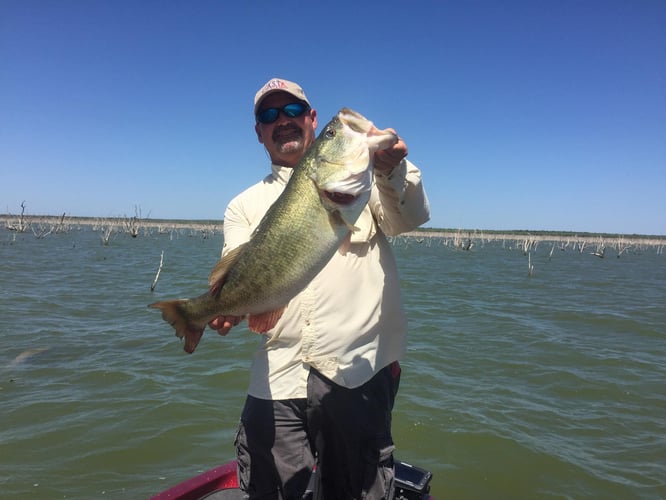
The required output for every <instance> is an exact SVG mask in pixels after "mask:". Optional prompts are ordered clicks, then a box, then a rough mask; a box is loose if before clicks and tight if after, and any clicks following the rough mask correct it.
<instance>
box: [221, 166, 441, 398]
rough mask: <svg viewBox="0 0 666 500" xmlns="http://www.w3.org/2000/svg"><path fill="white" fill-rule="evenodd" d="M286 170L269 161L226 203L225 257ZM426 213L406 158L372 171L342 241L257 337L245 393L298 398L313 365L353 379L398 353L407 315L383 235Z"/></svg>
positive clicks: (275, 193) (337, 378) (244, 236)
mask: <svg viewBox="0 0 666 500" xmlns="http://www.w3.org/2000/svg"><path fill="white" fill-rule="evenodd" d="M292 172H293V169H291V168H286V167H281V166H279V165H272V168H271V174H270V175H268V176H267V177H266V178H264V179H263V181H261V182H259V183H257V184H255V185H254V186H251V187H250V188H248V189H247V190H245V191H243V192H242V193H241V194H239V195H238V196H237V197H236V198H234V199H233V200H232V201H231V202H230V203H229V205H228V207H227V209H226V211H225V214H224V247H223V249H222V255H223V256H224V255H226V254H227V253H228V252H229V251H230V250H231V249H233V248H236V247H237V246H239V245H241V244H243V243H245V242H247V241H248V240H249V239H250V236H251V235H252V232H253V231H254V229H255V228H256V227H257V225H258V224H259V222H260V221H261V219H262V217H263V216H264V214H265V213H266V211H267V210H268V209H269V207H270V206H271V205H272V204H273V202H274V201H275V200H276V199H277V198H278V197H279V196H280V194H281V193H282V191H283V190H284V188H285V186H286V185H287V182H288V180H289V177H290V176H291V174H292ZM429 218H430V209H429V204H428V198H427V196H426V194H425V190H424V189H423V185H422V182H421V172H420V171H419V169H418V168H416V167H415V166H414V165H413V164H412V163H410V162H409V161H407V160H403V161H402V162H401V163H400V164H399V165H398V166H397V167H396V168H395V169H393V171H392V172H391V173H390V174H389V175H388V176H384V175H381V174H379V173H377V172H376V173H375V182H374V184H373V187H372V192H371V195H370V201H369V202H368V205H367V206H366V207H365V209H364V210H363V212H362V213H361V215H360V217H359V219H358V220H357V222H356V223H355V227H356V228H358V229H357V230H355V231H354V232H353V233H352V235H351V244H350V245H349V247H348V248H346V251H344V252H342V251H338V252H336V253H335V255H334V256H333V257H332V258H331V260H330V261H329V262H328V263H327V264H326V266H325V267H324V268H323V269H322V270H321V271H320V272H319V274H318V275H317V276H315V278H314V279H313V280H312V281H311V282H310V284H309V285H307V286H306V288H305V289H304V290H303V291H301V292H300V293H299V294H298V295H297V296H296V297H294V298H293V299H292V300H291V301H290V302H289V304H288V305H287V307H286V309H285V311H284V313H283V315H282V317H281V318H280V320H279V321H278V323H277V324H276V325H275V327H274V328H273V329H272V330H270V331H269V332H268V333H267V334H265V335H264V336H263V337H264V338H263V341H262V344H261V346H260V348H259V349H258V350H257V352H256V354H255V356H254V360H253V364H252V370H251V375H250V387H249V389H248V394H250V395H251V396H254V397H257V398H261V399H273V400H282V399H292V398H305V397H306V396H307V378H308V373H309V370H310V367H314V368H315V369H316V370H318V371H319V372H321V373H322V374H323V375H324V376H326V377H328V378H329V379H330V380H332V381H333V382H335V383H336V384H339V385H341V386H344V387H349V388H353V387H358V386H359V385H362V384H364V383H365V382H367V381H368V380H369V379H370V378H372V376H373V375H374V374H375V373H377V372H378V371H379V370H381V369H382V368H384V367H385V366H387V365H388V364H390V363H392V362H393V361H396V360H398V359H400V358H401V357H402V356H403V354H404V352H405V348H406V336H407V320H406V317H405V314H404V311H403V306H402V299H401V297H400V282H399V277H398V269H397V266H396V262H395V258H394V256H393V252H392V250H391V246H390V243H389V242H388V241H387V239H386V235H388V236H396V235H398V234H401V233H404V232H407V231H411V230H413V229H415V228H416V227H418V226H420V225H421V224H423V223H424V222H426V221H427V220H428V219H429Z"/></svg>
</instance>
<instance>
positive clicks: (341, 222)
mask: <svg viewBox="0 0 666 500" xmlns="http://www.w3.org/2000/svg"><path fill="white" fill-rule="evenodd" d="M331 217H333V219H334V220H335V221H336V222H337V223H338V225H341V226H346V227H347V229H349V230H350V231H352V232H354V231H358V230H359V228H358V227H356V226H355V225H354V224H351V223H349V222H347V220H346V219H345V218H344V216H343V215H342V214H341V213H340V211H339V210H333V211H332V212H331Z"/></svg>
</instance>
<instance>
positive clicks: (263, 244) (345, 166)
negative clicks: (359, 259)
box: [150, 108, 398, 353]
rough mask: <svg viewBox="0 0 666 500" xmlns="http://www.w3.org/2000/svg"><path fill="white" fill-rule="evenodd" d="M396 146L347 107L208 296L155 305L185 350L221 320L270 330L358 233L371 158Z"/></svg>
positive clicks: (220, 271)
mask: <svg viewBox="0 0 666 500" xmlns="http://www.w3.org/2000/svg"><path fill="white" fill-rule="evenodd" d="M397 140H398V138H397V136H396V135H395V134H394V133H393V132H391V131H388V130H386V131H384V130H378V129H377V128H376V127H375V126H374V125H373V123H372V122H371V121H369V120H367V119H366V118H364V117H363V116H361V115H360V114H358V113H356V112H354V111H352V110H350V109H347V108H345V109H342V110H341V111H340V112H339V113H338V114H337V115H336V116H335V117H334V118H333V120H331V122H330V123H328V124H327V125H326V127H325V128H324V129H323V130H322V131H321V133H320V134H319V136H318V137H317V139H316V141H315V142H314V143H313V144H312V145H311V146H310V148H309V149H308V150H307V151H306V153H305V154H304V155H303V158H302V159H301V161H300V162H299V163H298V165H297V166H296V168H295V171H294V173H293V175H292V176H291V179H290V180H289V182H288V184H287V186H286V187H285V189H284V191H283V192H282V194H281V195H280V197H279V198H278V199H277V200H276V201H275V203H274V204H273V205H272V206H271V208H270V209H269V210H268V211H267V212H266V215H264V217H263V219H262V220H261V222H260V223H259V225H258V226H257V228H256V230H255V231H254V233H253V235H252V238H251V239H250V241H248V242H247V243H246V244H244V245H241V246H240V247H238V248H236V249H234V250H232V251H231V252H229V253H228V254H227V255H225V257H224V258H223V259H222V260H221V261H220V262H219V263H218V264H217V265H216V266H215V268H214V269H213V271H212V272H211V274H210V277H209V285H210V289H209V290H208V292H206V293H205V294H203V295H201V296H199V297H195V298H192V299H179V300H170V301H165V302H156V303H154V304H151V305H150V307H154V308H157V309H160V310H161V311H162V318H163V319H164V320H165V321H167V322H168V323H169V324H171V326H173V327H174V329H175V330H176V335H177V336H178V337H179V338H183V337H184V338H185V346H184V348H185V351H186V352H189V353H191V352H194V349H195V348H196V346H197V344H198V343H199V340H200V339H201V336H202V335H203V332H204V329H205V327H206V325H207V324H208V322H210V321H211V320H212V319H213V318H215V317H217V316H247V319H248V327H249V328H250V330H253V331H255V332H259V333H264V332H267V331H268V330H270V329H271V328H273V327H274V326H275V324H276V323H277V322H278V320H279V319H280V317H281V315H282V312H283V311H284V308H285V307H286V305H287V304H288V303H289V301H290V300H291V299H292V298H293V297H294V296H296V295H297V294H298V293H299V292H300V291H301V290H303V288H305V287H306V286H307V284H308V283H309V282H310V281H311V280H312V279H313V278H314V277H315V276H316V275H317V273H319V271H321V269H322V268H323V267H324V266H325V265H326V263H327V262H328V261H329V260H330V259H331V257H332V256H333V254H334V253H335V252H336V250H337V249H338V248H339V247H340V246H341V244H343V242H344V241H345V240H346V238H347V237H348V236H349V234H350V233H351V231H353V230H354V224H355V222H356V220H357V219H358V217H359V216H360V214H361V212H362V210H363V208H364V207H365V205H366V204H367V202H368V199H369V198H370V190H371V188H372V158H373V156H374V153H375V151H377V150H379V149H386V148H389V147H391V146H392V145H393V144H395V143H396V142H397Z"/></svg>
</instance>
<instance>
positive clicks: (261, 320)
mask: <svg viewBox="0 0 666 500" xmlns="http://www.w3.org/2000/svg"><path fill="white" fill-rule="evenodd" d="M284 309H285V306H282V307H280V308H279V309H275V310H274V311H266V312H264V313H261V314H251V315H250V316H249V317H248V318H247V327H248V328H249V329H250V330H252V331H253V332H257V333H266V332H267V331H268V330H270V329H271V328H273V327H274V326H275V325H276V324H277V322H278V321H279V320H280V318H281V317H282V313H283V312H284Z"/></svg>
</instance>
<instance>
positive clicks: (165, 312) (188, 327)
mask: <svg viewBox="0 0 666 500" xmlns="http://www.w3.org/2000/svg"><path fill="white" fill-rule="evenodd" d="M187 302H188V301H187V300H186V299H180V300H167V301H164V302H155V303H154V304H150V305H149V306H148V307H153V308H155V309H159V310H160V311H162V319H163V320H164V321H166V322H167V323H169V324H170V325H171V326H173V328H174V329H175V330H176V337H178V338H181V339H182V338H183V337H184V338H185V346H184V347H183V348H184V349H185V352H188V353H190V354H192V353H193V352H194V350H195V349H196V348H197V345H199V341H200V340H201V336H202V335H203V332H204V328H205V325H204V326H201V325H197V324H195V323H192V322H191V321H190V319H189V318H188V316H187V314H186V311H185V304H187Z"/></svg>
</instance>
